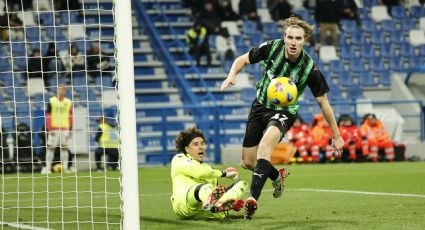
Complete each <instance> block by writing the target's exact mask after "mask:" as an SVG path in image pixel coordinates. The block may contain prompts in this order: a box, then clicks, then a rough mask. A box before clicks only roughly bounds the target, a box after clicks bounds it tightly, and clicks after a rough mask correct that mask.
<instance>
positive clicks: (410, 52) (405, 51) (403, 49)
mask: <svg viewBox="0 0 425 230" xmlns="http://www.w3.org/2000/svg"><path fill="white" fill-rule="evenodd" d="M400 55H401V56H402V57H406V58H415V57H416V54H415V49H414V48H413V46H411V45H410V43H407V42H406V43H402V44H401V46H400Z"/></svg>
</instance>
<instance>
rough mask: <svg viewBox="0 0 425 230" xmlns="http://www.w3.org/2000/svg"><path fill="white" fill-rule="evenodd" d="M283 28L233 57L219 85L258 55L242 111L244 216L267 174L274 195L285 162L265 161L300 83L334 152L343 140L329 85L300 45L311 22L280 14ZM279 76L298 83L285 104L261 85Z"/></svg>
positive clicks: (294, 108) (293, 109)
mask: <svg viewBox="0 0 425 230" xmlns="http://www.w3.org/2000/svg"><path fill="white" fill-rule="evenodd" d="M283 28H284V37H283V39H276V40H272V41H267V42H264V43H262V44H261V45H260V46H259V47H254V48H252V49H251V50H250V51H249V52H247V53H245V54H242V55H241V56H239V57H237V58H236V59H235V60H234V62H233V64H232V67H231V69H230V71H229V74H228V76H227V78H226V79H225V80H224V81H223V83H222V85H221V90H224V89H226V88H227V87H228V86H229V85H234V84H235V83H236V76H237V74H238V73H239V72H240V71H241V70H242V69H243V68H244V67H245V65H247V64H254V63H258V62H260V61H262V64H263V70H264V71H263V76H262V78H261V79H260V80H259V81H258V82H257V98H256V99H255V100H254V101H253V103H252V107H251V112H250V114H249V116H248V121H247V124H246V131H245V137H244V141H243V148H242V162H241V165H242V167H243V168H246V169H250V170H252V171H253V173H252V181H251V188H250V196H249V197H248V199H247V200H246V202H245V218H246V219H252V217H253V215H254V213H255V210H256V209H257V200H258V198H259V197H260V194H261V190H262V188H263V186H264V183H265V182H266V180H267V178H270V179H271V180H272V185H273V188H274V192H273V197H275V198H278V197H280V196H281V194H282V191H283V186H284V184H283V182H284V179H285V177H286V176H287V175H288V170H287V169H285V168H282V169H279V170H277V169H276V168H275V167H274V166H273V165H272V164H271V163H270V158H271V154H272V151H273V149H274V148H275V146H276V145H277V144H278V143H279V142H280V140H281V139H282V138H283V136H284V134H285V133H286V131H288V130H289V129H290V128H291V126H292V124H293V123H294V121H295V118H296V116H297V113H298V107H299V104H298V98H299V97H300V96H301V95H302V93H303V91H304V89H305V88H306V86H308V87H309V88H310V90H311V91H312V93H313V95H314V96H315V98H316V100H317V103H318V105H319V106H320V108H321V110H322V112H323V115H324V116H325V119H326V120H327V121H328V123H329V125H330V127H331V129H332V132H333V139H332V140H333V146H334V148H335V150H336V152H337V154H338V155H340V154H341V152H342V146H343V145H344V141H343V139H342V138H341V135H340V133H339V130H338V126H337V123H336V120H335V116H334V113H333V110H332V107H331V105H330V104H329V101H328V99H327V95H326V94H327V92H328V91H329V87H328V85H327V83H326V80H325V78H324V77H323V75H322V73H321V72H320V70H319V69H318V68H317V66H316V64H315V63H314V61H313V60H312V59H311V57H310V56H309V55H308V54H307V52H306V51H305V50H304V49H303V47H304V44H305V42H306V40H307V39H308V38H309V37H310V36H311V35H312V31H313V27H312V26H311V25H309V24H308V23H307V22H305V21H303V20H301V19H299V18H297V17H295V16H291V17H290V18H288V19H286V20H284V22H283ZM282 76H285V77H288V78H290V79H291V80H292V81H294V82H295V83H296V85H297V87H298V98H297V100H296V102H295V103H294V104H293V105H290V106H288V107H278V106H275V105H272V104H271V103H270V102H268V101H267V87H268V85H269V84H270V81H271V79H273V78H277V77H282Z"/></svg>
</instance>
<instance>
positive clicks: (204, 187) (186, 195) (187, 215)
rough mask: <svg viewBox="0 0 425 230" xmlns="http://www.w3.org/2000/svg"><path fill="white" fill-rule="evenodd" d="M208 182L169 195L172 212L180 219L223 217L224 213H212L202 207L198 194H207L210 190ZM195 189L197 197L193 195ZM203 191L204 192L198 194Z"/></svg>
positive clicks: (210, 186) (211, 187)
mask: <svg viewBox="0 0 425 230" xmlns="http://www.w3.org/2000/svg"><path fill="white" fill-rule="evenodd" d="M212 189H213V186H212V185H210V184H196V185H193V186H192V187H190V188H189V189H188V190H187V189H182V190H179V191H176V192H175V193H174V194H173V196H172V197H171V203H172V204H173V210H174V213H175V214H176V215H177V216H178V217H179V218H180V219H223V218H224V217H226V213H224V212H218V213H212V212H209V211H205V210H203V209H202V201H200V198H199V196H202V197H204V196H208V195H209V194H210V193H211V192H212ZM196 190H197V193H199V194H198V197H197V196H196V195H195V191H196ZM200 193H204V194H200Z"/></svg>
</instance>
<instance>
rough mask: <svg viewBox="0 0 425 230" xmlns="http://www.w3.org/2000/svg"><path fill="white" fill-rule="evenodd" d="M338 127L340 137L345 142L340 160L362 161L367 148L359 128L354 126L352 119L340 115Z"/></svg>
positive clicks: (367, 152)
mask: <svg viewBox="0 0 425 230" xmlns="http://www.w3.org/2000/svg"><path fill="white" fill-rule="evenodd" d="M338 126H339V132H340V133H341V137H342V139H344V142H345V144H344V147H343V154H342V159H343V160H344V161H361V160H363V159H362V158H363V156H365V157H366V156H367V155H368V154H369V146H368V142H367V140H366V137H364V136H363V135H362V132H361V130H360V127H358V126H357V125H356V123H355V122H354V120H353V118H352V117H351V116H350V115H348V114H344V115H341V117H340V118H339V121H338ZM358 153H359V154H358Z"/></svg>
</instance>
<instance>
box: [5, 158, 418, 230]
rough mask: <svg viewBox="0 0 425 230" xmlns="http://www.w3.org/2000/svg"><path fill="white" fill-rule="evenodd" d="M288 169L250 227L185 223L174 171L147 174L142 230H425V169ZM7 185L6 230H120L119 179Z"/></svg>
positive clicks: (235, 222) (406, 165)
mask: <svg viewBox="0 0 425 230" xmlns="http://www.w3.org/2000/svg"><path fill="white" fill-rule="evenodd" d="M226 166H227V165H226ZM226 166H223V165H217V166H215V167H216V168H219V169H221V168H224V167H226ZM287 167H288V168H289V171H290V173H291V175H290V176H289V177H288V178H287V181H286V190H285V192H284V194H283V196H282V197H281V198H278V199H274V198H273V197H272V193H271V183H270V181H267V182H266V185H265V187H264V190H263V193H262V195H261V197H260V200H259V202H258V210H257V212H256V214H255V216H254V218H253V220H251V221H247V220H244V219H243V211H241V212H231V213H230V218H227V219H225V220H222V221H213V220H205V221H200V220H197V221H191V220H185V221H183V220H179V219H177V218H176V217H175V215H174V213H173V211H172V208H171V203H170V195H171V180H170V168H169V167H143V168H140V169H139V194H140V221H141V222H140V223H141V225H140V228H141V229H161V230H162V229H257V230H259V229H425V162H414V163H413V162H412V163H411V162H403V163H376V164H374V163H365V164H320V165H290V166H287ZM238 169H239V171H240V173H241V179H244V180H247V181H249V182H250V179H251V175H250V172H249V171H247V170H243V169H241V168H238ZM105 178H106V179H105ZM0 182H1V183H0V186H1V187H0V197H1V203H0V206H1V208H2V212H1V213H2V215H1V220H0V222H2V225H0V229H17V227H16V226H15V227H14V226H13V223H16V222H17V220H19V222H20V223H21V224H24V225H25V224H27V225H30V226H35V227H40V228H49V229H119V228H120V225H119V222H120V218H121V217H120V216H121V211H120V198H119V173H117V172H108V173H107V174H106V177H105V175H104V174H103V173H92V174H90V173H89V172H84V173H82V172H79V173H78V178H77V177H75V176H66V177H60V176H58V175H57V174H53V175H52V177H51V178H50V179H49V180H47V179H46V177H43V176H41V175H34V177H32V176H31V174H20V175H19V178H18V177H17V175H16V174H14V175H11V174H6V175H5V176H4V177H2V178H1V179H0ZM230 182H231V181H230V180H228V179H221V180H220V183H223V184H228V183H230ZM18 188H19V191H20V192H19V194H18V193H16V191H17V190H18ZM47 190H48V191H49V193H47ZM105 192H107V196H106V195H105ZM47 200H48V201H49V203H48V206H49V207H48V208H47V207H46V201H47ZM17 206H19V209H18V208H16V207H17ZM62 207H66V208H62ZM47 219H49V222H50V224H49V225H48V224H47V223H46V220H47ZM93 221H94V222H93ZM11 223H12V225H11ZM107 223H109V224H107ZM18 229H19V228H18ZM21 229H25V228H21ZM135 229H137V228H135Z"/></svg>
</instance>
